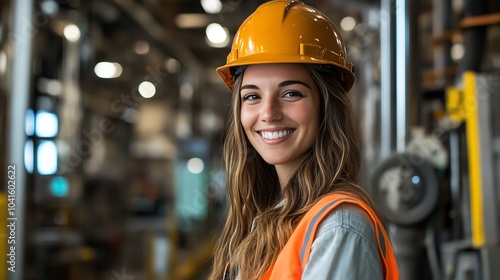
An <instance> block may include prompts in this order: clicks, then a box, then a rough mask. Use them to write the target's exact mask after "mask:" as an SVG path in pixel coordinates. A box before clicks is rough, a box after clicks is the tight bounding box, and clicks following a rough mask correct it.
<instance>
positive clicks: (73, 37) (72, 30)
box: [63, 24, 81, 42]
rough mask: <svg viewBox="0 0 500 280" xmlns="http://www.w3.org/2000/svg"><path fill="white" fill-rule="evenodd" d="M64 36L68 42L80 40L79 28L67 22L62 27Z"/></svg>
mask: <svg viewBox="0 0 500 280" xmlns="http://www.w3.org/2000/svg"><path fill="white" fill-rule="evenodd" d="M63 32H64V37H65V38H66V40H68V41H70V42H77V41H78V40H80V35H81V33H80V28H78V26H76V25H74V24H68V25H66V27H64V31H63Z"/></svg>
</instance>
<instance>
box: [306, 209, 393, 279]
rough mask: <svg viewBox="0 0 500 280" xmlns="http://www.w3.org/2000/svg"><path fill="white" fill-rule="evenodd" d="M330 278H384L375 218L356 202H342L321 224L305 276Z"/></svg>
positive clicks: (307, 277)
mask: <svg viewBox="0 0 500 280" xmlns="http://www.w3.org/2000/svg"><path fill="white" fill-rule="evenodd" d="M327 279H342V280H344V279H353V280H357V279H363V280H367V279H368V280H370V279H373V280H375V279H377V280H378V279H384V277H383V272H382V263H381V260H380V255H379V252H378V245H377V241H376V236H375V231H374V230H373V224H372V221H371V219H370V218H369V216H368V214H366V213H365V212H364V211H363V210H362V209H361V208H359V207H358V206H356V205H352V204H345V203H344V204H342V205H339V206H338V207H337V208H335V209H334V210H333V211H332V212H331V213H329V214H328V215H327V216H326V217H325V219H324V220H323V221H322V222H321V224H320V225H319V228H318V231H317V234H316V236H315V239H314V241H313V244H312V246H311V253H310V256H309V261H308V263H307V264H306V267H305V269H304V272H303V274H302V280H327Z"/></svg>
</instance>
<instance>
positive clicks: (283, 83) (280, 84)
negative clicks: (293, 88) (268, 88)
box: [278, 80, 311, 89]
mask: <svg viewBox="0 0 500 280" xmlns="http://www.w3.org/2000/svg"><path fill="white" fill-rule="evenodd" d="M293 84H300V85H303V86H305V87H306V88H308V89H311V87H310V86H309V85H308V84H306V83H304V82H301V81H295V80H290V81H283V82H281V83H279V85H278V86H279V87H286V86H289V85H293Z"/></svg>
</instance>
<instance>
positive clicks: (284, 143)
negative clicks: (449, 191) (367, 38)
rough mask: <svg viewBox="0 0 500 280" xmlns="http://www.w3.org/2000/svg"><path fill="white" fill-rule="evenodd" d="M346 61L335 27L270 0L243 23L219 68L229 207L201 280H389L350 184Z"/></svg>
mask: <svg viewBox="0 0 500 280" xmlns="http://www.w3.org/2000/svg"><path fill="white" fill-rule="evenodd" d="M352 69H353V67H352V63H350V62H348V60H347V57H346V53H345V48H344V43H343V41H342V38H341V37H340V35H339V34H338V32H337V29H336V27H335V26H334V25H333V23H332V22H331V21H330V20H329V19H328V18H327V17H326V16H325V15H324V14H322V13H321V12H320V11H318V10H316V9H314V8H312V7H310V6H307V5H305V4H303V3H302V2H299V1H270V2H267V3H265V4H263V5H261V6H260V7H259V8H258V9H257V10H256V11H255V12H254V13H253V14H252V15H251V16H250V17H249V18H248V19H247V20H246V21H245V22H244V23H243V24H242V25H241V27H240V29H239V31H238V33H237V34H236V36H235V39H234V41H233V46H232V50H231V53H230V54H229V56H228V60H227V63H226V65H224V66H222V67H220V68H218V69H217V71H218V73H219V74H220V76H221V78H222V79H223V80H224V82H225V83H226V85H227V86H228V88H230V89H231V90H232V91H233V96H232V108H231V110H232V112H231V114H230V119H229V121H228V128H227V134H226V138H225V146H224V160H225V167H226V172H227V192H228V197H229V202H230V208H229V213H228V218H227V221H226V225H225V227H224V230H223V233H222V236H221V237H220V239H219V242H218V244H217V247H216V250H215V254H214V264H213V271H212V273H211V276H210V278H209V279H210V280H216V279H217V280H219V279H241V280H247V279H250V280H253V279H274V280H276V279H283V280H284V279H287V280H290V279H315V280H319V279H346V277H348V278H349V279H398V268H397V264H396V260H395V257H394V254H393V251H392V248H391V244H390V242H389V240H388V237H387V234H386V232H385V229H384V227H383V225H382V223H381V222H380V220H379V218H378V215H377V213H376V211H375V210H374V205H373V203H372V201H371V199H370V197H369V195H368V194H367V193H366V192H365V191H364V190H363V189H362V188H361V187H360V186H358V185H357V180H358V176H359V169H360V166H361V151H360V139H361V136H360V130H359V127H358V123H357V120H356V118H355V115H354V112H353V109H352V106H351V102H350V99H349V96H348V95H347V91H348V90H349V89H350V88H351V86H352V84H353V82H354V73H353V72H352Z"/></svg>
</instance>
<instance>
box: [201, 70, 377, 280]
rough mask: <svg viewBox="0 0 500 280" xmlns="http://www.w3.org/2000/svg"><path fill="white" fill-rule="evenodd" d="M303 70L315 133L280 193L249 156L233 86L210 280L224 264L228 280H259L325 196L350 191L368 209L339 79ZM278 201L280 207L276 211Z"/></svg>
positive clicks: (269, 170)
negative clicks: (314, 92) (314, 106)
mask: <svg viewBox="0 0 500 280" xmlns="http://www.w3.org/2000/svg"><path fill="white" fill-rule="evenodd" d="M305 67H306V68H307V70H308V72H309V74H310V75H311V77H312V79H313V80H314V82H315V83H316V85H317V87H318V92H319V94H320V98H321V99H320V104H321V110H320V112H319V118H320V126H319V130H318V135H317V137H316V141H315V143H314V144H313V146H312V147H311V148H310V149H309V150H308V152H307V153H308V155H307V156H306V157H304V159H303V161H302V162H301V163H300V164H299V166H298V167H297V168H296V170H295V172H294V173H293V174H292V176H291V178H290V180H289V182H288V184H287V185H286V186H285V187H284V188H283V191H282V190H281V188H280V186H279V181H278V176H277V174H276V171H275V169H274V166H272V165H269V164H267V163H266V162H265V161H264V160H263V159H262V157H261V156H260V155H259V154H258V153H257V152H256V151H255V150H254V149H253V147H252V146H251V144H250V143H249V141H248V139H247V137H246V135H245V132H244V130H243V128H242V126H241V121H240V109H241V100H240V94H239V89H240V86H241V79H242V76H243V75H244V73H243V74H241V75H240V76H239V77H238V78H237V79H236V82H235V87H234V89H235V90H234V92H233V96H232V108H231V114H230V117H229V120H228V123H227V128H226V135H225V146H224V151H223V152H224V160H225V168H226V172H227V194H228V199H229V211H228V217H227V220H226V224H225V226H224V229H223V232H222V235H221V236H220V238H219V240H218V242H217V244H216V248H215V252H214V262H213V269H212V273H211V275H210V277H209V279H210V280H220V279H222V277H223V274H224V270H225V267H226V265H227V264H229V265H230V266H229V274H230V275H232V276H233V277H234V275H236V274H238V273H239V274H240V277H241V279H245V280H247V279H259V278H260V277H262V276H263V275H264V273H265V272H266V270H267V269H268V268H269V266H270V265H271V264H272V263H273V261H274V260H275V259H276V258H277V256H278V254H279V252H280V251H281V249H282V248H283V247H284V246H285V244H286V242H287V240H288V238H289V237H290V235H291V234H292V232H293V230H294V228H295V227H296V225H297V224H298V222H299V221H300V219H301V218H302V217H303V216H304V214H305V213H306V212H307V211H308V210H309V209H310V208H311V206H312V205H313V204H314V203H315V202H316V201H317V200H318V199H320V198H321V197H322V196H324V195H326V194H328V193H331V192H333V191H337V190H344V191H349V192H351V193H354V194H356V195H358V196H359V197H360V198H361V199H362V200H364V201H365V202H367V203H368V204H369V205H372V206H373V203H372V201H371V199H370V197H369V195H368V194H367V193H366V192H365V191H364V190H363V189H361V188H360V187H359V186H358V185H357V184H356V182H357V180H358V177H359V175H360V168H361V148H360V147H361V145H360V144H361V143H360V141H361V133H360V129H359V125H358V121H357V119H356V117H355V114H354V112H353V109H352V105H351V101H350V98H349V96H348V94H347V93H346V92H345V90H344V89H343V87H342V84H341V82H340V80H339V77H338V75H337V74H335V73H327V72H325V71H322V70H320V69H319V68H318V67H315V66H309V65H306V66H305ZM280 201H283V202H284V204H283V206H282V207H276V204H277V203H278V202H280ZM256 217H258V221H257V222H256V223H255V228H254V229H253V230H252V223H253V220H254V219H255V218H256Z"/></svg>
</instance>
